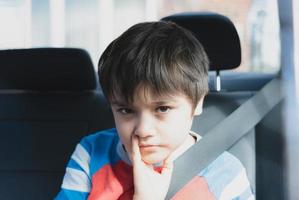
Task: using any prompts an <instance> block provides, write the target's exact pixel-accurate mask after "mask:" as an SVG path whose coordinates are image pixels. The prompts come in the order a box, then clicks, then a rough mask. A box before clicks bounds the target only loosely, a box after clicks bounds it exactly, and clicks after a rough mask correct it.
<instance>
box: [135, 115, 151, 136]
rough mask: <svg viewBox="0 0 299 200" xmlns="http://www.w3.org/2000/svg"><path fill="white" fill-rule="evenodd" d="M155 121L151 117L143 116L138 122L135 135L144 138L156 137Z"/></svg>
mask: <svg viewBox="0 0 299 200" xmlns="http://www.w3.org/2000/svg"><path fill="white" fill-rule="evenodd" d="M153 122H154V120H153V119H152V118H151V117H150V116H149V115H145V114H144V115H141V116H140V117H139V119H138V120H137V123H136V127H135V133H134V134H135V135H137V136H139V137H141V138H143V137H149V136H153V135H154V128H153V127H154V124H153Z"/></svg>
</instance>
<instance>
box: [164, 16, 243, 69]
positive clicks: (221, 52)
mask: <svg viewBox="0 0 299 200" xmlns="http://www.w3.org/2000/svg"><path fill="white" fill-rule="evenodd" d="M161 20H164V21H172V22H175V23H176V24H178V25H180V26H182V27H184V28H186V29H188V30H190V31H191V32H193V34H194V35H195V36H196V38H197V39H198V40H199V41H200V42H201V44H202V45H203V47H204V49H205V50H206V52H207V54H208V57H209V59H210V63H211V64H210V70H224V69H234V68H237V67H238V66H239V65H240V63H241V47H240V39H239V36H238V33H237V31H236V28H235V26H234V25H233V23H232V22H231V21H230V19H228V18H227V17H225V16H223V15H220V14H216V13H210V12H195V13H180V14H175V15H171V16H168V17H164V18H162V19H161Z"/></svg>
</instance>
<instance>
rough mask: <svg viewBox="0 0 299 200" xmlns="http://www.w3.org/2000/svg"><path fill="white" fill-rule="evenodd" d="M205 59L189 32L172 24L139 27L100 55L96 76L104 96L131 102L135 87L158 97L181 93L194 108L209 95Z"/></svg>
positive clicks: (123, 35)
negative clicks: (145, 89) (139, 87)
mask: <svg viewBox="0 0 299 200" xmlns="http://www.w3.org/2000/svg"><path fill="white" fill-rule="evenodd" d="M208 66H209V60H208V57H207V55H206V53H205V51H204V49H203V47H202V45H201V44H200V43H199V41H198V40H197V39H196V38H195V37H194V36H193V35H192V33H191V32H189V31H188V30H186V29H184V28H182V27H180V26H178V25H176V24H174V23H172V22H164V21H160V22H145V23H139V24H136V25H134V26H132V27H131V28H129V29H128V30H127V31H125V32H124V33H123V34H122V35H121V36H119V37H118V38H117V39H115V40H114V41H113V42H112V43H110V45H109V46H108V47H107V48H106V50H105V51H104V53H103V54H102V56H101V58H100V60H99V64H98V73H99V78H100V83H101V86H102V89H103V92H104V94H105V96H106V97H107V98H108V100H109V99H111V98H114V97H116V95H120V97H121V98H123V99H124V100H126V101H127V102H131V101H132V100H133V97H134V93H135V90H136V88H137V87H138V86H140V85H141V84H142V85H145V86H146V87H149V88H151V90H152V91H154V92H155V93H156V94H157V95H161V94H172V93H174V92H181V93H183V94H185V95H186V96H187V97H189V98H190V100H191V102H192V104H193V106H196V105H197V103H198V101H199V100H200V99H201V98H202V97H203V96H204V95H205V94H206V93H207V92H208Z"/></svg>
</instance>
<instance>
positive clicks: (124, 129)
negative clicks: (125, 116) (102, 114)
mask: <svg viewBox="0 0 299 200" xmlns="http://www.w3.org/2000/svg"><path fill="white" fill-rule="evenodd" d="M114 119H115V127H116V129H117V132H118V135H119V138H120V141H121V142H122V144H123V145H124V146H125V148H126V150H127V151H128V152H130V151H131V137H132V133H133V130H132V126H131V124H130V123H128V122H125V121H123V120H121V119H119V118H117V117H114Z"/></svg>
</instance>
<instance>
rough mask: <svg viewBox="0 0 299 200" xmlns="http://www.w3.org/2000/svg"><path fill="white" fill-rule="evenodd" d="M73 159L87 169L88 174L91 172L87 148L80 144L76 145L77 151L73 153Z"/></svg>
mask: <svg viewBox="0 0 299 200" xmlns="http://www.w3.org/2000/svg"><path fill="white" fill-rule="evenodd" d="M72 159H73V160H74V161H76V162H77V164H78V165H79V166H80V167H81V168H82V169H83V170H84V171H85V173H86V174H88V176H90V174H89V163H90V156H89V154H88V152H87V151H86V150H85V148H84V147H83V146H82V145H81V144H78V145H77V146H76V149H75V152H74V153H73V155H72Z"/></svg>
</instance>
